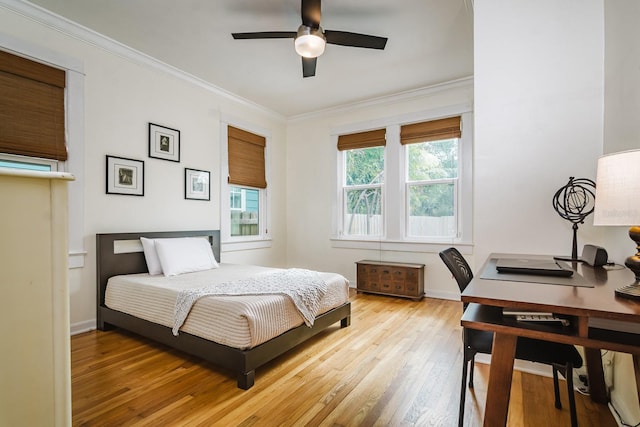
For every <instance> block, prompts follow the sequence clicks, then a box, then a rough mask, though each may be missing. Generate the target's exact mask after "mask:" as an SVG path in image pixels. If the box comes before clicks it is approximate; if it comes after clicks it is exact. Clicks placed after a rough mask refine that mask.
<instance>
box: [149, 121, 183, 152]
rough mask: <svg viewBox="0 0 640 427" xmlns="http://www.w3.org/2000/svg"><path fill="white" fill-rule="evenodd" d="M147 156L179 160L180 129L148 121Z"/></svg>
mask: <svg viewBox="0 0 640 427" xmlns="http://www.w3.org/2000/svg"><path fill="white" fill-rule="evenodd" d="M149 157H155V158H156V159H163V160H170V161H172V162H179V161H180V131H179V130H177V129H171V128H167V127H164V126H160V125H155V124H153V123H149Z"/></svg>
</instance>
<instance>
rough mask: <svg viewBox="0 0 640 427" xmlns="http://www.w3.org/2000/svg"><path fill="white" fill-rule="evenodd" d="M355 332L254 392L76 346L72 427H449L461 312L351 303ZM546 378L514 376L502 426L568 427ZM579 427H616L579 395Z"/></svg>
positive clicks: (143, 347)
mask: <svg viewBox="0 0 640 427" xmlns="http://www.w3.org/2000/svg"><path fill="white" fill-rule="evenodd" d="M351 300H352V317H351V326H349V327H347V328H343V329H340V328H339V324H336V325H335V326H333V327H331V328H329V329H328V330H327V331H325V332H323V333H321V334H319V335H318V336H316V337H314V338H313V339H311V340H309V341H307V342H305V343H303V344H302V345H300V346H299V347H297V348H296V349H294V350H292V351H290V352H288V353H285V354H284V355H283V356H281V357H279V358H278V359H276V360H275V361H272V362H270V363H268V364H267V365H265V366H263V367H261V368H259V369H257V371H256V382H255V385H254V386H253V387H252V388H251V389H250V390H247V391H243V390H240V389H238V388H236V379H235V375H234V374H232V373H230V372H228V371H225V370H222V369H220V368H217V367H215V366H213V365H212V364H210V363H206V362H202V361H201V360H199V359H197V358H194V357H191V356H188V355H185V354H183V353H180V352H178V351H175V350H171V349H169V348H167V347H164V346H162V345H158V344H155V343H153V342H151V341H149V340H147V339H144V338H140V337H138V336H136V335H133V334H129V333H127V332H123V331H121V330H113V331H109V332H101V331H92V332H87V333H84V334H80V335H76V336H73V337H72V339H71V358H72V394H73V425H74V426H120V425H136V426H455V425H457V416H458V401H459V386H460V376H461V369H462V368H461V363H462V359H461V357H462V355H461V327H460V315H461V309H462V307H461V303H460V302H456V301H445V300H438V299H431V298H425V299H423V300H422V301H411V300H405V299H398V298H393V297H384V296H376V295H365V294H356V293H355V292H353V293H352V296H351ZM488 375H489V370H488V367H487V366H486V365H483V364H479V363H478V364H476V376H475V389H474V390H469V391H468V393H467V404H466V412H465V425H466V426H480V425H482V415H483V412H484V401H485V396H486V385H487V379H488ZM560 388H561V392H562V401H563V409H562V410H558V409H555V407H554V405H553V385H552V381H551V379H550V378H547V377H542V376H537V375H532V374H524V373H520V372H518V371H516V372H515V373H514V377H513V386H512V392H511V403H510V409H509V426H531V427H534V426H535V427H539V426H545V427H553V426H569V425H570V421H569V410H568V402H567V396H566V386H565V383H564V382H563V383H562V384H561V387H560ZM576 402H577V410H578V419H579V423H580V426H581V427H588V426H594V427H595V426H597V427H609V426H611V427H615V426H616V423H615V421H614V420H613V417H612V415H611V414H610V412H609V410H608V408H607V407H606V406H604V405H598V404H594V403H592V402H591V401H590V399H589V397H588V396H583V395H581V394H579V393H576Z"/></svg>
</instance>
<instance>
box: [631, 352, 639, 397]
mask: <svg viewBox="0 0 640 427" xmlns="http://www.w3.org/2000/svg"><path fill="white" fill-rule="evenodd" d="M633 370H634V371H635V373H636V390H638V402H640V354H634V355H633Z"/></svg>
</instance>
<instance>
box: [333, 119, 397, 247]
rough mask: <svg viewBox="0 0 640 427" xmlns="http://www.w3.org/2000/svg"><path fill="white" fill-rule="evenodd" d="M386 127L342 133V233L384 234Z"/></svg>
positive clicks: (340, 143)
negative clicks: (383, 192) (355, 132)
mask: <svg viewBox="0 0 640 427" xmlns="http://www.w3.org/2000/svg"><path fill="white" fill-rule="evenodd" d="M384 145H385V130H384V129H379V130H375V131H368V132H361V133H358V134H350V135H342V136H340V137H339V138H338V149H339V150H341V151H343V152H344V153H343V158H344V164H343V165H344V171H343V174H342V175H343V177H344V180H343V186H342V211H343V212H344V217H343V225H344V228H343V233H344V234H345V235H347V236H361V237H365V238H366V237H375V238H380V237H381V236H382V234H383V225H384V221H383V194H382V188H383V187H382V185H383V183H384Z"/></svg>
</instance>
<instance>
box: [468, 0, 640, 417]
mask: <svg viewBox="0 0 640 427" xmlns="http://www.w3.org/2000/svg"><path fill="white" fill-rule="evenodd" d="M604 5H605V2H604V1H602V0H590V1H582V0H572V1H564V2H557V1H554V0H545V1H537V2H530V1H525V0H518V1H509V0H502V1H492V0H487V1H483V0H477V1H476V2H475V3H474V6H475V7H474V14H475V21H474V22H475V45H474V47H475V50H474V54H475V71H474V79H475V100H476V106H475V120H476V129H475V147H476V157H475V161H476V164H475V171H476V176H475V184H476V193H475V197H476V204H475V207H476V211H475V213H476V215H475V219H476V224H475V230H476V239H475V243H476V248H475V249H476V251H475V255H476V257H475V258H476V260H481V259H484V258H485V257H486V254H488V253H490V252H495V251H514V252H517V251H528V250H534V251H536V252H539V253H568V252H569V251H570V241H571V240H570V239H571V237H570V236H571V231H570V223H568V222H567V221H564V220H561V219H560V217H559V216H558V215H557V214H556V213H555V212H554V211H553V210H552V209H551V196H552V195H553V193H554V192H555V190H556V189H557V188H559V187H560V186H561V185H562V184H563V183H564V182H565V181H566V180H567V178H568V176H576V177H585V178H591V179H595V172H596V162H597V158H598V156H599V155H601V154H602V153H603V152H614V151H620V150H623V149H629V148H637V147H639V146H640V144H639V143H638V138H637V135H638V130H640V129H639V127H640V123H639V122H638V120H637V119H636V118H637V116H638V110H639V106H640V102H638V101H640V97H639V94H640V85H639V84H638V81H637V69H638V62H639V59H638V58H639V57H638V50H639V47H640V44H638V30H637V25H636V24H635V23H636V22H637V20H638V17H639V16H640V14H639V13H638V12H639V9H638V4H637V2H634V1H626V2H618V1H617V0H610V1H606V5H607V7H606V12H607V13H606V16H607V20H606V31H605V7H604ZM506 35H508V36H506ZM605 39H606V45H605ZM605 52H606V54H605ZM605 57H606V62H605ZM605 82H606V97H605ZM495 211H498V212H505V213H504V214H503V215H502V216H500V215H492V214H491V213H492V212H495ZM505 223H506V224H507V225H505ZM592 224H593V218H592V217H589V218H588V219H587V221H586V224H584V225H581V226H580V231H579V235H578V238H579V240H578V248H579V249H578V250H579V251H580V248H581V247H582V245H583V244H585V243H594V244H598V245H602V246H604V247H606V248H607V250H608V252H609V255H610V259H611V260H614V261H616V262H621V261H623V259H624V257H626V256H628V255H629V254H630V253H631V251H632V250H633V242H631V241H629V242H626V241H625V239H626V240H628V237H624V236H623V234H624V233H623V232H622V231H621V230H616V229H611V228H605V227H593V226H592ZM621 242H622V243H621ZM623 254H624V255H623ZM613 371H614V381H613V389H612V394H611V398H612V403H613V405H614V406H616V408H617V410H618V411H619V412H620V413H621V414H622V415H623V419H624V421H625V422H626V423H628V424H630V425H634V424H636V423H638V421H639V420H640V412H639V409H638V398H637V395H636V392H635V382H634V380H633V368H632V365H631V358H630V357H629V356H628V355H622V354H616V355H615V357H614V369H613Z"/></svg>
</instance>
